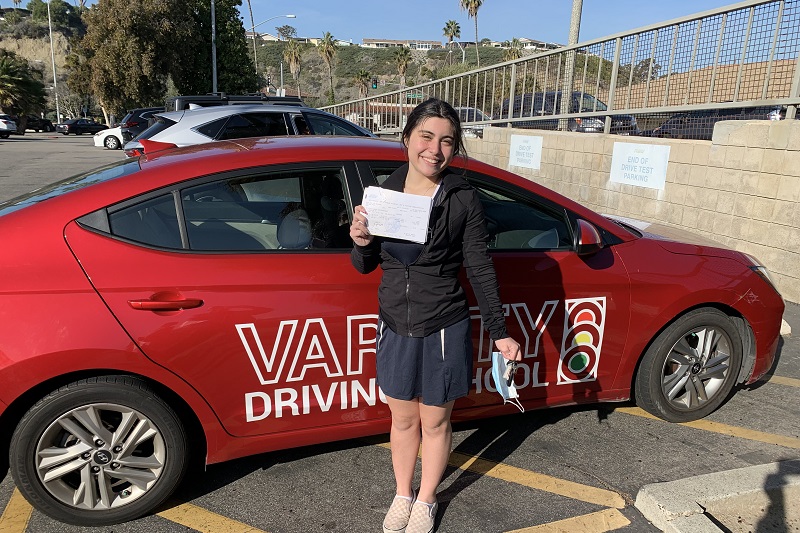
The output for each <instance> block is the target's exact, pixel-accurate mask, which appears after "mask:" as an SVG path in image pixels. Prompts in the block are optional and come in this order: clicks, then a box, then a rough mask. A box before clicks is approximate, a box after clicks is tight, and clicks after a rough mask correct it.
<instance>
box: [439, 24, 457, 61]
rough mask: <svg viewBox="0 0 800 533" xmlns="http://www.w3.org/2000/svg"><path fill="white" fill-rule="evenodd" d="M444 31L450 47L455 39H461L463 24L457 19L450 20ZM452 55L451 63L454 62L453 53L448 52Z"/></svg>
mask: <svg viewBox="0 0 800 533" xmlns="http://www.w3.org/2000/svg"><path fill="white" fill-rule="evenodd" d="M442 32H443V33H444V36H445V37H447V47H448V48H450V47H452V46H453V39H454V38H455V39H460V38H461V25H460V24H459V23H458V22H456V21H455V20H448V21H447V22H446V23H445V25H444V28H442ZM459 46H460V45H459ZM448 56H449V57H450V64H452V63H453V55H452V54H448Z"/></svg>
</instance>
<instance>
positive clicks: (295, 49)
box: [283, 40, 302, 98]
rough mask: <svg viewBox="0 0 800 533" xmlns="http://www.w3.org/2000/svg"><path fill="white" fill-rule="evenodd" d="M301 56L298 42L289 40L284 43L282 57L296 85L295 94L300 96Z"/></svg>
mask: <svg viewBox="0 0 800 533" xmlns="http://www.w3.org/2000/svg"><path fill="white" fill-rule="evenodd" d="M301 57H302V54H301V51H300V43H298V42H297V41H295V40H290V41H289V42H288V43H286V47H285V48H284V49H283V58H284V59H285V60H286V62H287V63H288V64H289V72H291V73H292V78H294V82H295V84H296V85H297V96H300V97H301V98H302V94H301V93H300V67H301V63H300V58H301Z"/></svg>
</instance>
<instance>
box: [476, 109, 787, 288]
mask: <svg viewBox="0 0 800 533" xmlns="http://www.w3.org/2000/svg"><path fill="white" fill-rule="evenodd" d="M512 134H513V135H530V136H540V137H542V163H541V168H540V169H538V170H531V169H525V168H520V167H516V166H515V167H513V168H510V169H509V170H511V171H512V172H514V173H516V174H519V175H521V176H524V177H526V178H528V179H530V180H532V181H535V182H537V183H540V184H542V185H544V186H546V187H549V188H551V189H553V190H556V191H558V192H559V193H561V194H563V195H565V196H568V197H569V198H571V199H573V200H575V201H577V202H579V203H581V204H583V205H585V206H587V207H589V208H591V209H593V210H595V211H598V212H600V213H609V214H618V215H622V216H626V217H631V218H639V219H643V220H650V221H658V222H661V223H665V224H668V225H671V226H676V227H680V228H683V229H687V230H691V231H694V232H696V233H700V234H703V235H704V236H706V237H708V238H711V239H713V240H715V241H717V242H719V243H720V244H722V245H724V246H726V247H729V248H733V249H736V250H739V251H742V252H746V253H749V254H751V255H753V256H755V257H756V258H758V259H759V260H760V261H762V262H763V263H764V265H765V266H766V267H767V268H769V270H770V273H771V274H772V277H773V280H774V281H775V283H776V285H777V286H778V288H779V290H780V291H781V293H782V294H783V297H784V298H785V299H786V300H789V301H792V302H800V120H787V121H728V122H719V123H717V126H716V128H715V130H714V136H713V139H712V140H711V141H689V140H673V139H651V138H646V137H620V136H617V135H603V134H585V133H571V132H548V131H535V130H521V129H512V128H497V127H493V128H486V129H484V133H483V139H467V151H468V153H469V155H470V156H471V157H474V158H476V159H479V160H481V161H485V162H487V163H489V164H492V165H495V166H498V167H500V168H509V166H508V161H509V143H510V138H511V135H512ZM615 142H633V143H641V144H666V145H669V146H670V155H669V163H668V166H667V176H666V186H665V188H664V190H656V189H648V188H643V187H637V186H633V185H627V184H620V183H615V182H611V181H610V179H609V176H610V171H611V157H612V153H613V148H614V143H615Z"/></svg>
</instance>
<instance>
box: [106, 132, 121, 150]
mask: <svg viewBox="0 0 800 533" xmlns="http://www.w3.org/2000/svg"><path fill="white" fill-rule="evenodd" d="M103 144H104V145H105V146H106V148H108V149H109V150H118V149H119V148H120V146H121V145H120V142H119V139H117V138H116V137H114V136H113V135H109V136H108V137H106V140H105V141H103Z"/></svg>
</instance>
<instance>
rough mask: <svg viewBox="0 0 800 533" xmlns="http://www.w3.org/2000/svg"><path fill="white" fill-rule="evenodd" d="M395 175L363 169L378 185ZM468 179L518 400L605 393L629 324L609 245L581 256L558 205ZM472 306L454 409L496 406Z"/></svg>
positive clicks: (591, 397)
mask: <svg viewBox="0 0 800 533" xmlns="http://www.w3.org/2000/svg"><path fill="white" fill-rule="evenodd" d="M394 168H396V166H390V165H386V164H381V163H374V164H372V165H371V170H372V174H373V176H374V177H375V180H376V182H377V183H382V182H383V180H385V179H386V178H387V177H388V175H389V174H390V173H391V172H392V170H393V169H394ZM466 177H467V179H468V181H469V182H470V183H471V184H472V185H473V186H474V187H476V189H477V190H478V195H479V198H480V200H481V203H482V205H483V208H484V214H485V219H486V225H487V230H488V232H489V239H490V240H489V250H490V254H491V256H492V259H493V262H494V265H495V269H496V271H497V277H498V282H499V285H500V293H501V298H502V301H503V303H504V310H505V315H506V325H507V328H508V331H509V334H510V335H511V336H512V337H513V338H514V339H516V340H517V341H518V342H519V343H520V345H521V350H522V354H523V359H522V364H521V365H520V366H519V369H518V371H517V377H516V379H515V384H516V387H517V390H518V392H519V396H520V399H521V400H523V401H534V402H536V403H538V404H539V405H548V404H552V403H556V402H568V401H575V402H591V401H596V400H597V399H598V398H599V397H601V396H602V395H603V394H606V395H612V396H613V394H614V393H613V391H612V389H613V382H614V378H615V376H616V373H617V369H618V367H619V363H620V360H621V359H620V358H621V354H622V353H623V348H624V346H625V339H626V336H627V331H628V322H629V318H630V306H629V293H630V286H629V278H628V274H627V271H626V269H625V267H624V265H623V264H622V262H621V261H620V260H619V258H618V257H617V255H616V254H615V253H614V251H613V249H612V248H610V247H606V248H604V249H601V250H600V251H599V252H597V253H596V254H593V255H590V256H579V255H578V254H577V253H576V250H575V244H574V243H575V236H574V234H575V230H574V227H575V224H576V219H575V216H574V214H572V213H570V212H569V211H568V210H566V209H564V207H562V206H560V205H559V204H558V203H557V202H555V201H553V200H550V199H547V198H545V197H542V196H540V195H537V194H534V193H532V192H531V191H529V190H526V189H523V188H521V187H517V186H514V185H511V184H509V183H507V182H504V181H501V180H498V179H496V178H493V177H491V176H487V175H484V174H478V173H474V172H467V174H466ZM463 281H464V283H465V285H467V286H468V283H469V282H468V280H467V279H466V276H463ZM471 302H472V304H471V305H472V307H471V317H472V320H473V327H472V334H473V346H474V350H475V353H474V371H475V374H474V377H473V382H474V388H473V389H472V390H471V392H470V395H469V397H468V398H466V399H463V400H459V401H458V402H457V403H456V408H466V407H478V406H484V405H491V404H495V403H498V402H499V401H501V400H500V396H499V395H498V394H496V393H495V389H494V386H493V382H492V378H491V351H492V350H493V343H492V342H491V341H490V339H489V338H488V336H487V333H486V331H485V330H484V329H483V327H482V320H481V316H480V312H479V309H478V306H477V303H476V301H475V299H474V298H471ZM625 394H627V391H626V392H625ZM604 397H605V398H608V396H604Z"/></svg>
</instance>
